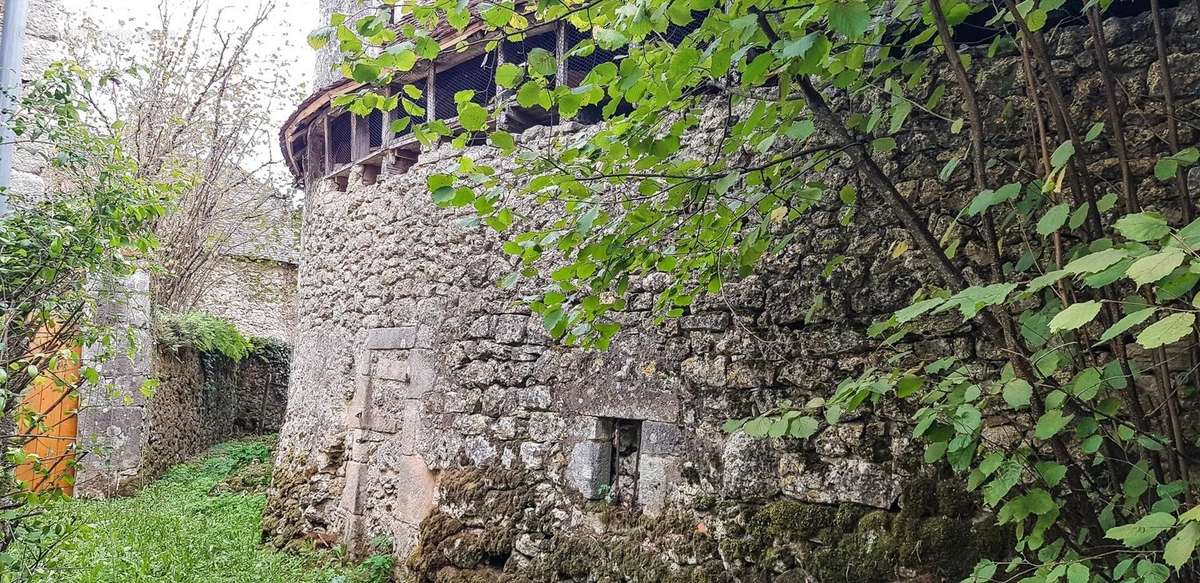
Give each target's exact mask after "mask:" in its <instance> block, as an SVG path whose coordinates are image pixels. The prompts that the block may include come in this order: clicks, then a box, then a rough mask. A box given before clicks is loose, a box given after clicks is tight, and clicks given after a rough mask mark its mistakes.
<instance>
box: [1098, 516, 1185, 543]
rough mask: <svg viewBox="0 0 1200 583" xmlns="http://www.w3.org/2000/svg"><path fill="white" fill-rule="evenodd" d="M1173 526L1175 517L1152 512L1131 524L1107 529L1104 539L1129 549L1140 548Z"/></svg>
mask: <svg viewBox="0 0 1200 583" xmlns="http://www.w3.org/2000/svg"><path fill="white" fill-rule="evenodd" d="M1172 526H1175V517H1174V516H1171V515H1170V514H1167V513H1166V512H1154V513H1151V514H1147V515H1146V516H1143V517H1142V519H1141V520H1138V521H1137V522H1135V523H1133V524H1125V525H1122V526H1117V527H1113V528H1110V529H1108V531H1107V532H1105V533H1104V536H1105V537H1106V538H1111V539H1116V540H1119V541H1121V542H1122V543H1124V544H1125V546H1127V547H1130V548H1135V549H1136V548H1137V547H1140V546H1142V545H1144V544H1146V543H1148V542H1150V541H1152V540H1154V539H1156V538H1158V535H1160V534H1162V533H1163V532H1165V531H1166V530H1167V529H1169V528H1171V527H1172Z"/></svg>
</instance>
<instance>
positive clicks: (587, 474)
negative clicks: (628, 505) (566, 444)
mask: <svg viewBox="0 0 1200 583" xmlns="http://www.w3.org/2000/svg"><path fill="white" fill-rule="evenodd" d="M611 464H612V446H611V445H609V444H608V443H607V442H602V441H581V442H579V443H576V444H575V445H574V447H572V448H571V457H570V460H569V461H568V462H567V475H566V478H567V484H569V485H570V486H571V487H572V488H574V489H575V491H577V492H579V493H580V494H582V495H583V497H584V498H588V499H591V500H599V499H600V498H603V497H604V494H605V492H604V489H605V487H607V486H608V485H609V484H611V483H612V475H611Z"/></svg>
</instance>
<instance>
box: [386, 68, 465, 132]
mask: <svg viewBox="0 0 1200 583" xmlns="http://www.w3.org/2000/svg"><path fill="white" fill-rule="evenodd" d="M405 85H410V86H412V87H414V88H416V90H417V92H418V96H417V97H411V96H410V95H409V94H408V92H406V91H404V86H405ZM391 91H392V95H395V96H396V99H397V104H396V109H393V110H392V111H391V112H390V113H389V114H388V117H387V120H388V124H387V125H388V127H386V128H384V132H385V134H384V135H385V136H387V139H386V140H384V141H385V142H386V143H389V144H390V143H391V142H392V141H393V140H396V139H399V138H404V137H405V136H410V135H412V131H413V130H412V128H413V126H415V125H417V124H421V123H425V121H426V119H425V117H426V115H413V114H411V113H409V111H408V110H407V109H405V108H404V102H405V101H407V102H410V103H411V104H413V105H416V106H417V107H419V108H421V109H420V110H418V111H425V108H426V106H427V105H428V99H426V95H425V81H420V80H418V81H413V82H411V83H397V84H395V85H392V87H391ZM451 97H453V96H451ZM427 113H428V112H426V114H427ZM406 117H407V118H409V119H408V124H407V125H405V126H404V129H403V130H401V131H399V132H393V131H392V128H391V124H392V122H393V121H396V120H399V119H403V118H406Z"/></svg>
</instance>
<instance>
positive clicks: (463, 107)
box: [458, 101, 488, 132]
mask: <svg viewBox="0 0 1200 583" xmlns="http://www.w3.org/2000/svg"><path fill="white" fill-rule="evenodd" d="M487 118H488V112H487V110H486V109H484V108H483V106H482V105H479V104H478V103H475V102H472V101H468V102H466V103H460V104H458V123H459V124H461V125H462V127H463V129H465V130H467V131H472V132H475V131H479V130H482V129H483V128H484V127H486V126H487Z"/></svg>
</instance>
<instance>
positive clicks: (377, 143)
mask: <svg viewBox="0 0 1200 583" xmlns="http://www.w3.org/2000/svg"><path fill="white" fill-rule="evenodd" d="M366 125H367V132H368V134H369V135H368V137H367V146H368V147H369V148H370V149H371V150H378V149H379V148H382V147H383V112H382V111H379V110H378V109H372V110H371V113H369V114H367V124H366Z"/></svg>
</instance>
